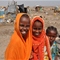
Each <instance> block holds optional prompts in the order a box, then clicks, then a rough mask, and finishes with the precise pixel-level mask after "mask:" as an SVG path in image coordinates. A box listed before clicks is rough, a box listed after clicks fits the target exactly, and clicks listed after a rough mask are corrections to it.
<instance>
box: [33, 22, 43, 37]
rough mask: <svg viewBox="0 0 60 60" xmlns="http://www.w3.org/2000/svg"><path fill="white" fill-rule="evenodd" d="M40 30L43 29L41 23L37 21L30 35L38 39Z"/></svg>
mask: <svg viewBox="0 0 60 60" xmlns="http://www.w3.org/2000/svg"><path fill="white" fill-rule="evenodd" d="M42 29H43V25H42V23H41V22H39V21H36V22H34V24H33V26H32V34H33V35H34V36H35V37H38V36H39V35H40V34H41V32H42Z"/></svg>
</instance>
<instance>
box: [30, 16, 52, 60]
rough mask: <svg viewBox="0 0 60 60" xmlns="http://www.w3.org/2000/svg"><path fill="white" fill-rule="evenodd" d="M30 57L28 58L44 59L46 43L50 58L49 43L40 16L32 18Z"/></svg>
mask: <svg viewBox="0 0 60 60" xmlns="http://www.w3.org/2000/svg"><path fill="white" fill-rule="evenodd" d="M31 28H32V38H33V47H32V58H31V59H30V60H44V45H45V43H46V47H47V51H48V56H49V59H50V60H52V59H51V53H50V45H49V41H48V38H47V37H46V34H45V30H44V21H43V19H42V18H41V17H40V16H36V17H34V18H33V19H32V24H31Z"/></svg>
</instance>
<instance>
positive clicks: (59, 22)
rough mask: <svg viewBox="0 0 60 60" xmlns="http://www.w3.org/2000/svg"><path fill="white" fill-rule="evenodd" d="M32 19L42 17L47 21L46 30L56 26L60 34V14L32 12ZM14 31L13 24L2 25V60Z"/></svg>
mask: <svg viewBox="0 0 60 60" xmlns="http://www.w3.org/2000/svg"><path fill="white" fill-rule="evenodd" d="M29 15H30V17H33V16H36V15H38V16H42V17H43V19H44V21H45V29H46V28H47V27H48V26H51V25H52V26H55V27H57V29H58V33H59V34H60V14H56V15H55V14H54V13H52V12H51V13H49V14H46V13H42V12H33V13H32V12H31V13H30V14H29ZM13 30H14V24H13V23H7V24H0V60H4V52H5V50H6V47H7V45H8V43H9V41H10V37H11V35H12V33H13Z"/></svg>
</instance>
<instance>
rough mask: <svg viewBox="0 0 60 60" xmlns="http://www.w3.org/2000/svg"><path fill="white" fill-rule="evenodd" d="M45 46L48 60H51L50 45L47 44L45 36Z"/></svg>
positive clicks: (47, 40)
mask: <svg viewBox="0 0 60 60" xmlns="http://www.w3.org/2000/svg"><path fill="white" fill-rule="evenodd" d="M45 44H46V49H47V52H48V56H49V60H52V56H51V51H50V43H49V39H48V37H47V36H46V39H45Z"/></svg>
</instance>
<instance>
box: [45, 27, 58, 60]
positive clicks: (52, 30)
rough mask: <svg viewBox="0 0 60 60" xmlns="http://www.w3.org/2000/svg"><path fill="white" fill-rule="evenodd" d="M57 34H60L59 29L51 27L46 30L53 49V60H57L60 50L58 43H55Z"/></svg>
mask: <svg viewBox="0 0 60 60" xmlns="http://www.w3.org/2000/svg"><path fill="white" fill-rule="evenodd" d="M57 34H58V31H57V28H55V27H53V26H49V27H48V28H47V29H46V35H47V36H48V38H49V42H50V47H51V54H52V60H57V54H58V48H57V42H56V41H55V39H56V37H57Z"/></svg>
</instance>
